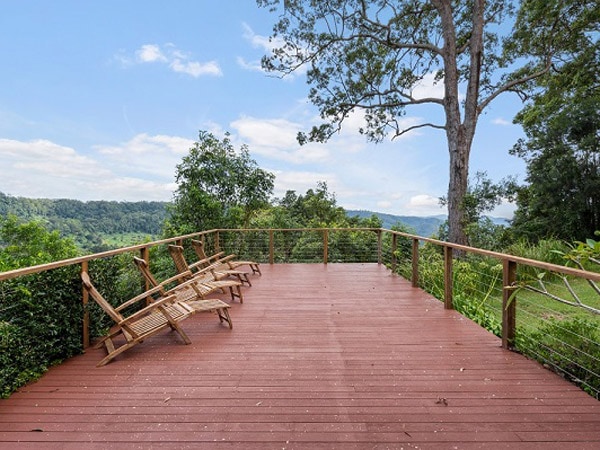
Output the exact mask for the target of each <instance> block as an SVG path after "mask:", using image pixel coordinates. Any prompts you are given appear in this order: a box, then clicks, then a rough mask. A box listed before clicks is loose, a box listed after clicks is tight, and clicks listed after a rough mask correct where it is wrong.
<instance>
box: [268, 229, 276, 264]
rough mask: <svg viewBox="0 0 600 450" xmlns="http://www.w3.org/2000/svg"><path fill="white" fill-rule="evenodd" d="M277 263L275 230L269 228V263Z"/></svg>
mask: <svg viewBox="0 0 600 450" xmlns="http://www.w3.org/2000/svg"><path fill="white" fill-rule="evenodd" d="M274 263H275V232H274V231H273V230H272V229H271V230H269V264H274Z"/></svg>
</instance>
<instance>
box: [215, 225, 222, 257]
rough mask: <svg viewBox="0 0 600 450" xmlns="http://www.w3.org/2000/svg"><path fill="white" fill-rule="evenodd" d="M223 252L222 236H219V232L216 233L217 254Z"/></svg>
mask: <svg viewBox="0 0 600 450" xmlns="http://www.w3.org/2000/svg"><path fill="white" fill-rule="evenodd" d="M220 251H221V242H220V236H219V231H218V230H217V231H215V253H219V252H220Z"/></svg>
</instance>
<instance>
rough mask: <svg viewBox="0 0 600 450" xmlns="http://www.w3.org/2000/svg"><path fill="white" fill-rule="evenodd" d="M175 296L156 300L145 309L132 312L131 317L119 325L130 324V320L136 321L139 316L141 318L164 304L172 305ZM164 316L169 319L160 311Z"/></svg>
mask: <svg viewBox="0 0 600 450" xmlns="http://www.w3.org/2000/svg"><path fill="white" fill-rule="evenodd" d="M176 298H177V296H176V295H169V296H167V297H163V298H161V299H159V300H156V301H155V302H153V303H151V304H149V305H148V306H146V307H145V308H142V309H140V310H139V311H136V312H134V313H133V314H132V315H130V316H127V317H126V318H125V319H123V320H122V321H121V322H119V324H122V323H127V322H131V321H132V320H135V319H137V318H138V317H140V316H143V315H145V314H147V313H149V312H151V311H153V310H155V309H158V307H159V306H161V305H163V304H165V303H172V302H174V301H175V300H176ZM161 312H162V313H163V314H164V315H165V316H167V317H168V318H171V317H170V316H169V315H168V314H167V313H166V312H165V311H161Z"/></svg>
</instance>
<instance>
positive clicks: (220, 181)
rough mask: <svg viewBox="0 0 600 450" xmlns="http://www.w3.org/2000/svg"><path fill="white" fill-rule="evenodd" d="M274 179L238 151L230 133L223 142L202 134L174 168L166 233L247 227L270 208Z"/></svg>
mask: <svg viewBox="0 0 600 450" xmlns="http://www.w3.org/2000/svg"><path fill="white" fill-rule="evenodd" d="M274 179H275V176H274V175H273V174H272V173H269V172H267V171H265V170H263V169H261V168H259V167H258V165H257V164H256V161H254V160H253V159H251V158H250V154H249V152H248V148H247V146H246V145H242V147H241V149H240V151H239V153H236V151H235V149H234V147H233V145H232V143H231V140H230V139H229V134H226V135H225V137H224V138H223V139H222V140H219V139H217V138H216V137H215V136H214V135H213V134H211V133H208V132H205V131H201V132H200V134H199V139H198V142H196V143H194V146H193V147H192V148H191V149H190V152H189V154H188V155H187V156H185V157H184V158H183V161H182V162H181V163H180V164H178V165H177V172H176V181H177V184H178V187H177V191H176V192H175V196H174V205H173V207H172V210H171V217H170V219H169V221H168V223H167V229H168V231H169V232H193V231H199V230H207V229H212V228H236V227H246V226H247V225H248V224H249V222H250V219H251V218H252V216H253V214H255V213H256V212H257V211H258V210H260V209H261V208H262V207H264V206H266V205H268V202H269V197H270V196H271V194H272V192H273V183H274Z"/></svg>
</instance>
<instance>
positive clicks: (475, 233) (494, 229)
mask: <svg viewBox="0 0 600 450" xmlns="http://www.w3.org/2000/svg"><path fill="white" fill-rule="evenodd" d="M516 189H517V184H516V180H515V179H514V178H513V177H507V178H505V179H503V180H501V181H500V182H498V183H493V182H492V180H490V179H489V178H488V175H487V172H477V173H476V174H475V177H474V178H473V179H470V180H469V183H468V185H467V192H466V194H465V196H464V198H463V203H462V208H463V209H464V211H465V216H464V220H465V222H464V223H463V226H464V229H465V235H466V237H467V242H468V244H469V245H470V246H473V247H479V248H485V249H489V250H502V249H503V248H504V247H505V246H506V245H508V244H509V243H510V240H511V239H512V235H511V233H509V232H508V230H507V228H506V227H505V226H504V225H498V224H495V223H494V222H493V221H492V220H491V219H490V218H489V217H486V216H485V215H484V214H485V213H488V212H491V211H493V210H494V208H495V207H496V206H498V205H500V204H501V203H502V201H503V200H506V199H509V200H513V196H514V192H515V190H516ZM440 203H441V204H442V205H444V204H446V203H447V199H446V197H441V198H440ZM439 233H440V236H439V237H440V238H441V239H445V238H447V236H448V223H447V222H445V223H444V224H442V225H441V227H440V232H439Z"/></svg>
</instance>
